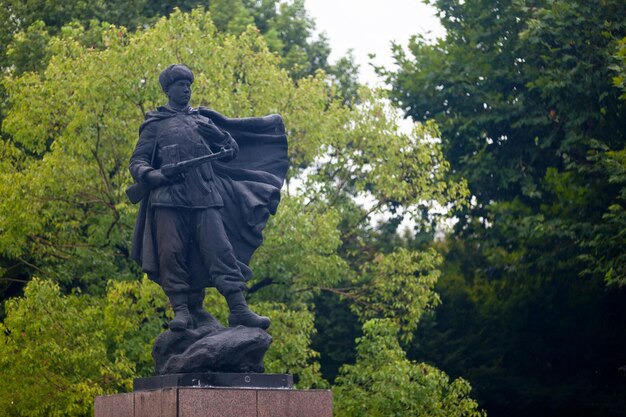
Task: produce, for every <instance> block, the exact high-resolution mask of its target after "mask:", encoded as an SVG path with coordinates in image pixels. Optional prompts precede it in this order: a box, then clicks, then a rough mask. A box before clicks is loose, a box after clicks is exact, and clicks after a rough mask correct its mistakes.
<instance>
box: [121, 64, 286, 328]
mask: <svg viewBox="0 0 626 417" xmlns="http://www.w3.org/2000/svg"><path fill="white" fill-rule="evenodd" d="M193 81H194V75H193V73H192V71H191V70H190V69H189V68H188V67H186V66H185V65H180V64H177V65H170V66H169V67H167V68H166V69H165V70H164V71H163V72H162V73H161V74H160V76H159V82H160V84H161V86H162V88H163V91H164V92H165V94H166V95H167V97H168V103H167V104H166V105H165V106H161V107H158V108H157V109H156V110H155V111H152V112H148V113H147V115H146V119H145V121H144V123H143V124H142V125H141V127H140V129H139V141H138V143H137V146H136V148H135V151H134V152H133V154H132V156H131V159H130V172H131V174H132V176H133V178H134V179H135V181H136V182H137V184H136V185H135V187H136V189H139V188H141V189H142V190H144V192H142V193H140V194H141V195H140V197H137V196H136V195H135V196H134V199H135V200H137V199H139V198H141V206H140V210H139V215H138V218H137V223H136V226H135V235H134V239H133V252H132V257H133V259H135V260H136V261H137V263H139V265H141V267H142V269H143V271H144V272H146V273H147V274H148V276H149V277H150V278H151V279H152V280H154V281H156V282H157V283H159V284H160V285H161V287H162V288H163V290H164V291H165V293H166V294H167V296H168V297H169V300H170V303H171V305H172V307H173V309H174V312H175V317H174V319H173V320H171V321H170V323H169V327H170V329H171V330H182V329H192V328H195V327H200V326H202V325H203V324H207V323H208V322H210V321H211V320H213V317H212V316H211V315H210V314H209V313H207V312H206V311H205V310H204V309H203V300H204V296H205V288H206V287H215V288H216V289H217V290H218V291H219V292H220V293H221V294H222V295H223V296H224V297H225V298H226V301H227V303H228V307H229V309H230V315H229V318H228V321H229V325H230V326H231V327H234V326H237V325H244V326H248V327H259V328H262V329H267V328H268V327H269V325H270V320H269V318H267V317H263V316H259V315H257V314H255V313H254V312H252V311H251V310H250V309H249V308H248V305H247V304H246V300H245V298H244V291H245V290H246V281H248V280H249V279H250V278H251V277H252V271H251V270H250V268H249V267H248V264H249V262H250V258H251V256H252V254H253V252H254V250H255V249H256V248H257V247H258V246H259V245H260V244H261V242H262V234H261V233H262V230H263V228H264V226H265V224H266V222H267V219H268V217H269V215H270V214H274V213H275V212H276V208H277V206H278V202H279V200H280V188H281V187H282V184H283V181H284V178H285V174H286V171H287V166H288V165H287V138H286V136H285V129H284V125H283V123H282V119H281V117H280V116H279V115H270V116H266V117H251V118H240V119H231V118H227V117H225V116H223V115H221V114H220V113H218V112H216V111H214V110H211V109H209V108H204V107H200V108H197V109H196V108H192V107H190V106H189V101H190V99H191V85H192V83H193ZM209 155H211V156H209ZM131 188H132V187H131ZM145 191H149V192H147V193H146V192H145ZM129 196H131V192H129ZM131 200H133V197H132V196H131Z"/></svg>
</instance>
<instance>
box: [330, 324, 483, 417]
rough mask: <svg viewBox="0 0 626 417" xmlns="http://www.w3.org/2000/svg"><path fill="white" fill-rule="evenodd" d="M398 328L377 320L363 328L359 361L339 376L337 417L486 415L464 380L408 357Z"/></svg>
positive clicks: (346, 368) (359, 347)
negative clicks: (400, 342) (451, 378)
mask: <svg viewBox="0 0 626 417" xmlns="http://www.w3.org/2000/svg"><path fill="white" fill-rule="evenodd" d="M398 330H399V329H398V327H397V325H395V324H394V323H393V322H392V321H390V320H377V319H373V320H370V321H367V322H366V323H365V325H364V326H363V331H364V335H363V337H362V338H360V339H359V341H358V348H357V351H358V353H357V362H356V364H355V365H346V366H344V367H343V368H342V370H341V375H340V376H339V377H338V378H337V386H336V387H335V388H334V390H333V391H334V393H335V395H336V397H337V402H336V403H335V410H336V415H337V416H341V417H343V416H365V415H367V416H372V417H403V416H409V415H410V416H416V417H418V416H442V417H443V416H446V417H450V416H475V417H479V416H484V415H486V414H485V413H484V412H481V411H479V410H478V407H477V404H476V402H474V401H472V400H469V399H468V394H469V392H470V389H471V388H470V386H469V384H468V383H467V381H464V380H463V379H460V378H459V379H456V380H454V381H452V382H450V380H449V378H448V377H447V376H446V375H445V374H444V373H443V372H441V371H440V370H438V369H436V368H433V367H432V366H429V365H426V364H424V363H415V362H414V361H410V360H408V359H407V358H406V354H405V352H404V350H402V348H401V347H400V345H399V343H398Z"/></svg>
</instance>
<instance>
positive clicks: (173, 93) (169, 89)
mask: <svg viewBox="0 0 626 417" xmlns="http://www.w3.org/2000/svg"><path fill="white" fill-rule="evenodd" d="M159 82H160V83H161V88H163V91H164V92H165V94H167V97H168V98H169V101H170V103H171V104H174V105H175V106H177V107H181V108H182V107H185V106H187V104H189V100H190V99H191V83H193V72H191V70H190V69H189V68H188V67H187V66H185V65H182V64H173V65H170V66H169V67H167V68H165V69H164V70H163V71H162V72H161V74H160V75H159Z"/></svg>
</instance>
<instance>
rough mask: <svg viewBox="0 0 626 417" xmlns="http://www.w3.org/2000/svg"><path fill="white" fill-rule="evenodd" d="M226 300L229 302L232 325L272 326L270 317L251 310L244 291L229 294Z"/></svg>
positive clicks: (264, 327)
mask: <svg viewBox="0 0 626 417" xmlns="http://www.w3.org/2000/svg"><path fill="white" fill-rule="evenodd" d="M226 302H227V303H228V308H230V315H229V316H228V324H229V325H230V327H235V326H239V325H241V326H246V327H260V328H261V329H267V328H268V327H270V319H269V318H268V317H265V316H259V315H258V314H256V313H254V312H252V311H251V310H250V308H249V307H248V304H247V303H246V299H245V297H244V296H243V292H242V291H237V292H234V293H232V294H229V295H227V296H226Z"/></svg>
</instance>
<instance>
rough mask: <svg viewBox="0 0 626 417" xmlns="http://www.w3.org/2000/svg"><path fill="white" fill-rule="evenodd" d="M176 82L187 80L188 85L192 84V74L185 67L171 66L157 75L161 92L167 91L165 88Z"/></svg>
mask: <svg viewBox="0 0 626 417" xmlns="http://www.w3.org/2000/svg"><path fill="white" fill-rule="evenodd" d="M178 80H189V82H190V83H193V72H191V70H190V69H189V68H188V67H187V66H186V65H183V64H172V65H170V66H169V67H167V68H165V69H164V70H163V71H162V72H161V74H160V75H159V82H160V83H161V88H163V91H167V87H169V86H170V84H172V83H173V82H175V81H178Z"/></svg>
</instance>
